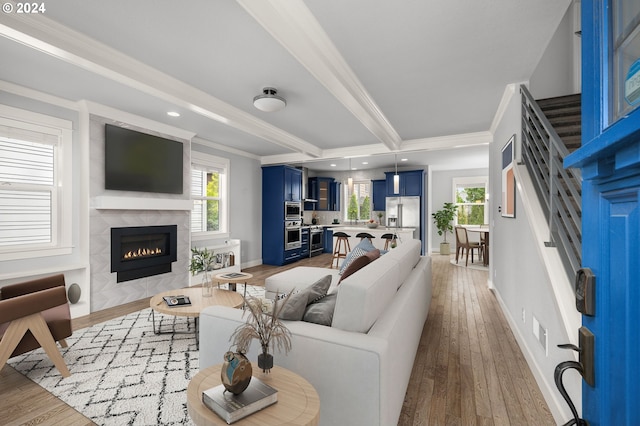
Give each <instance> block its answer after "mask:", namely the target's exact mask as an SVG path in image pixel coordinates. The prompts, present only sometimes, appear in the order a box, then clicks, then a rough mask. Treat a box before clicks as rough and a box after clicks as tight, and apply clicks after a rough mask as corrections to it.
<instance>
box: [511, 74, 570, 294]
mask: <svg viewBox="0 0 640 426" xmlns="http://www.w3.org/2000/svg"><path fill="white" fill-rule="evenodd" d="M520 91H521V93H522V161H523V162H524V164H525V165H526V166H527V170H528V172H529V174H530V175H531V177H532V180H533V181H534V183H535V185H536V189H537V193H538V197H539V198H540V201H541V203H542V206H543V209H544V210H545V212H546V214H547V217H548V225H549V230H550V232H549V238H548V241H546V242H545V244H546V245H547V246H552V247H557V248H558V252H559V253H560V255H561V257H562V259H563V263H564V265H565V269H566V271H567V274H568V276H569V278H570V280H571V281H573V277H574V276H575V273H576V271H577V270H578V269H579V268H580V263H581V256H582V176H581V173H580V170H579V169H565V168H564V166H563V160H564V158H565V157H566V156H567V155H569V153H571V152H573V151H575V150H576V149H578V148H579V147H580V145H581V104H580V101H581V96H580V95H579V94H578V95H570V96H562V97H557V98H549V99H542V100H539V101H535V100H534V99H533V98H532V96H531V94H530V93H529V91H528V90H527V88H526V87H525V86H520Z"/></svg>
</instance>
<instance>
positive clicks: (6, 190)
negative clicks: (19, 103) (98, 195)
mask: <svg viewBox="0 0 640 426" xmlns="http://www.w3.org/2000/svg"><path fill="white" fill-rule="evenodd" d="M70 157H71V123H69V122H68V121H66V120H60V119H57V118H54V117H49V116H44V115H41V114H36V113H32V112H30V111H24V110H18V109H15V108H11V107H7V106H4V105H3V106H0V259H3V260H7V259H19V258H26V257H37V256H46V255H57V254H64V253H69V252H70V246H71V243H70V242H71V236H70V234H71V229H70V224H71V161H70Z"/></svg>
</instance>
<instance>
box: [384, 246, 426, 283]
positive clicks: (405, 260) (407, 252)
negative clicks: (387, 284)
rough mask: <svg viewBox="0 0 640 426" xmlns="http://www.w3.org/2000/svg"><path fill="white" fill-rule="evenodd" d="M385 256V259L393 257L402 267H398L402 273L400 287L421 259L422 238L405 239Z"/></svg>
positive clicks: (399, 281) (399, 279)
mask: <svg viewBox="0 0 640 426" xmlns="http://www.w3.org/2000/svg"><path fill="white" fill-rule="evenodd" d="M384 257H385V259H393V260H394V261H396V262H397V263H398V266H399V267H400V268H399V269H398V271H399V273H400V276H399V277H398V287H400V286H401V285H402V283H403V282H405V280H406V279H407V277H408V276H409V274H411V271H412V270H413V268H414V267H415V266H416V265H417V264H418V261H419V260H420V240H407V241H403V242H402V244H399V245H398V247H396V248H394V249H393V250H390V251H389V253H387V254H386V255H385V256H384Z"/></svg>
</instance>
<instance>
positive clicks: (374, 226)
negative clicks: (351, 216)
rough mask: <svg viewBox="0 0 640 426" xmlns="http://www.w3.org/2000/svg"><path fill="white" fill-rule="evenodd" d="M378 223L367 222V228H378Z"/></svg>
mask: <svg viewBox="0 0 640 426" xmlns="http://www.w3.org/2000/svg"><path fill="white" fill-rule="evenodd" d="M377 227H378V224H377V223H367V228H372V229H373V228H377Z"/></svg>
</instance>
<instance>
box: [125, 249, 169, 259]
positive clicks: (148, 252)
mask: <svg viewBox="0 0 640 426" xmlns="http://www.w3.org/2000/svg"><path fill="white" fill-rule="evenodd" d="M159 254H162V249H159V248H155V249H149V248H139V249H138V250H133V251H128V252H126V253H125V254H124V255H123V256H122V258H123V259H124V260H129V259H139V258H141V257H150V256H157V255H159Z"/></svg>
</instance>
